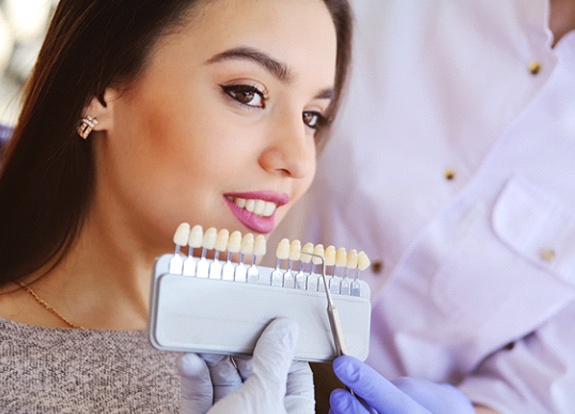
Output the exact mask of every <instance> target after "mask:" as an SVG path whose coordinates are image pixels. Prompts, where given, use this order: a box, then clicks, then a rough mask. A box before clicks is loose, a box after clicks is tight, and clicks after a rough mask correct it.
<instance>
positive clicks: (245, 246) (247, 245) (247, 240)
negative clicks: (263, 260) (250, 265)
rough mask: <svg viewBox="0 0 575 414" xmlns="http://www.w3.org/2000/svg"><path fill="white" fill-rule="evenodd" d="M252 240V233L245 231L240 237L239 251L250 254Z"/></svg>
mask: <svg viewBox="0 0 575 414" xmlns="http://www.w3.org/2000/svg"><path fill="white" fill-rule="evenodd" d="M254 242H255V241H254V235H253V234H252V233H246V234H245V235H244V237H243V238H242V245H241V247H240V252H241V253H243V254H252V252H253V251H254Z"/></svg>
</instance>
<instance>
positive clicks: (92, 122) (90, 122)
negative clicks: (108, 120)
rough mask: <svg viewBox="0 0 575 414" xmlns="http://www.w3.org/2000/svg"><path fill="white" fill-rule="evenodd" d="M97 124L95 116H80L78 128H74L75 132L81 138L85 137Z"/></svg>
mask: <svg viewBox="0 0 575 414" xmlns="http://www.w3.org/2000/svg"><path fill="white" fill-rule="evenodd" d="M96 125H98V120H97V119H96V118H92V117H91V116H87V117H86V118H82V120H81V121H80V124H79V125H78V128H76V132H78V135H80V136H81V137H82V138H84V139H86V138H88V136H89V135H90V133H91V132H92V130H93V129H94V127H95V126H96Z"/></svg>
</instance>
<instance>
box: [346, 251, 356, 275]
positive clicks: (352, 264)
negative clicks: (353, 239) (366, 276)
mask: <svg viewBox="0 0 575 414" xmlns="http://www.w3.org/2000/svg"><path fill="white" fill-rule="evenodd" d="M357 260H358V255H357V250H355V249H352V250H350V251H349V252H347V264H346V265H345V267H347V268H348V269H352V270H353V269H356V268H357V263H358V262H357Z"/></svg>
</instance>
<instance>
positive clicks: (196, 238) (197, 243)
mask: <svg viewBox="0 0 575 414" xmlns="http://www.w3.org/2000/svg"><path fill="white" fill-rule="evenodd" d="M203 241H204V229H203V228H202V226H200V225H199V224H196V225H195V226H194V227H192V231H191V232H190V240H189V242H188V244H189V245H190V247H192V248H194V249H195V248H198V247H202V243H203Z"/></svg>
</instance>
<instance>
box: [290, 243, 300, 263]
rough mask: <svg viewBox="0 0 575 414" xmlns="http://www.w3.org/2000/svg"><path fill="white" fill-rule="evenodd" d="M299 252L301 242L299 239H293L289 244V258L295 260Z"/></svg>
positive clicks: (297, 258) (298, 256)
mask: <svg viewBox="0 0 575 414" xmlns="http://www.w3.org/2000/svg"><path fill="white" fill-rule="evenodd" d="M300 254H301V242H300V241H299V240H293V241H292V242H291V243H290V245H289V259H290V260H292V261H297V260H299V258H300Z"/></svg>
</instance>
